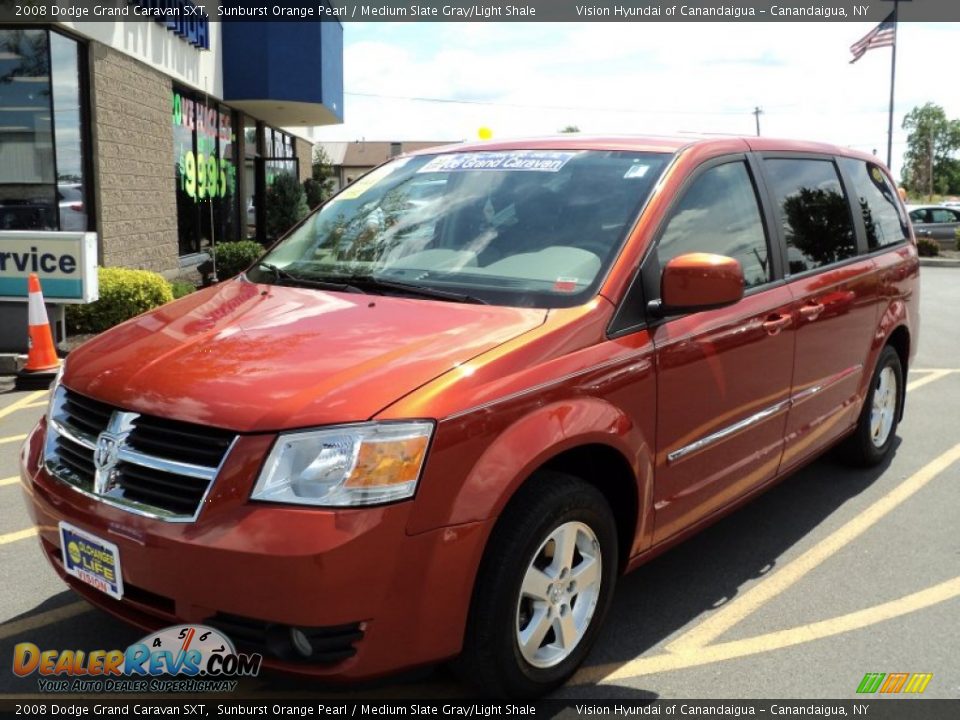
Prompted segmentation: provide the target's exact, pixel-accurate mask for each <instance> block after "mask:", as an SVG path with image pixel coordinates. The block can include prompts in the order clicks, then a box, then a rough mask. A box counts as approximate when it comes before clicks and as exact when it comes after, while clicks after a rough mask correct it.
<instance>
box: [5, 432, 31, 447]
mask: <svg viewBox="0 0 960 720" xmlns="http://www.w3.org/2000/svg"><path fill="white" fill-rule="evenodd" d="M26 439H27V436H26V434H23V435H7V437H0V445H3V444H4V443H12V442H19V441H20V440H26Z"/></svg>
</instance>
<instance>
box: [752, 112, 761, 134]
mask: <svg viewBox="0 0 960 720" xmlns="http://www.w3.org/2000/svg"><path fill="white" fill-rule="evenodd" d="M762 114H763V108H761V107H760V106H759V105H757V106H756V107H755V108H753V115H754V117H755V118H756V119H757V137H760V116H761V115H762Z"/></svg>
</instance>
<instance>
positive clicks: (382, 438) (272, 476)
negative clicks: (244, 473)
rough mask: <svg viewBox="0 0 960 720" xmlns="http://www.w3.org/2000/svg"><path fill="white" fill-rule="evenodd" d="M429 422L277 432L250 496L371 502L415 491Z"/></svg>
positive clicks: (342, 503)
mask: <svg viewBox="0 0 960 720" xmlns="http://www.w3.org/2000/svg"><path fill="white" fill-rule="evenodd" d="M431 433H433V423H429V422H405V423H364V424H361V425H345V426H342V427H336V428H329V429H326V430H312V431H308V432H294V433H282V434H281V435H280V437H278V438H277V441H276V443H275V444H274V446H273V450H271V451H270V456H269V457H268V458H267V462H266V464H265V465H264V466H263V470H262V471H261V472H260V477H259V478H258V479H257V484H256V485H255V486H254V488H253V493H252V495H251V496H250V497H251V499H253V500H266V501H269V502H279V503H297V504H300V505H319V506H328V507H344V506H351V505H375V504H377V503H385V502H392V501H394V500H402V499H403V498H408V497H411V496H412V495H413V493H414V491H416V489H417V481H418V480H419V479H420V470H421V469H422V468H423V461H424V458H425V457H426V455H427V445H428V444H429V443H430V435H431Z"/></svg>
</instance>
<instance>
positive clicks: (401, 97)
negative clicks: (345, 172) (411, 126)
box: [344, 92, 743, 115]
mask: <svg viewBox="0 0 960 720" xmlns="http://www.w3.org/2000/svg"><path fill="white" fill-rule="evenodd" d="M344 95H352V96H353V97H366V98H377V99H379V100H410V101H412V102H427V103H443V104H448V105H487V106H492V107H511V108H522V109H526V110H568V111H573V112H619V113H630V114H635V115H742V114H743V111H742V110H698V111H695V110H635V109H631V108H608V107H583V106H582V105H579V106H578V105H534V104H529V103H507V102H494V101H492V100H454V99H452V98H436V97H418V96H415V95H381V94H378V93H359V92H345V93H344Z"/></svg>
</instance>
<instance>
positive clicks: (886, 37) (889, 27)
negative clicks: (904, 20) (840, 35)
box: [850, 13, 897, 65]
mask: <svg viewBox="0 0 960 720" xmlns="http://www.w3.org/2000/svg"><path fill="white" fill-rule="evenodd" d="M896 37H897V23H896V21H895V20H894V19H893V13H890V14H889V15H887V19H886V20H884V21H883V22H882V23H880V24H879V25H877V26H876V27H875V28H874V29H873V30H871V31H870V32H868V33H867V34H866V35H864V36H863V37H862V38H860V39H859V40H857V41H856V42H855V43H854V44H853V45H851V46H850V52H852V53H853V60H851V61H850V64H851V65H852V64H853V63H855V62H856V61H857V60H859V59H860V58H862V57H863V54H864V53H865V52H866V51H867V50H872V49H873V48H879V47H893V44H894V42H895V41H896Z"/></svg>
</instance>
